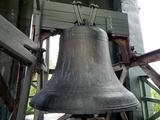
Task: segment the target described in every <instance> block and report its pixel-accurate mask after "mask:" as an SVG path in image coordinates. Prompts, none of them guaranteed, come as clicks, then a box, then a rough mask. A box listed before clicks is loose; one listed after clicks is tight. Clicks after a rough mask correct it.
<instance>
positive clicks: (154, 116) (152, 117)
mask: <svg viewBox="0 0 160 120" xmlns="http://www.w3.org/2000/svg"><path fill="white" fill-rule="evenodd" d="M159 117H160V111H158V112H157V113H155V114H154V115H152V116H151V117H150V118H149V119H148V120H156V119H157V118H159Z"/></svg>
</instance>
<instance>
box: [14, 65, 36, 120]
mask: <svg viewBox="0 0 160 120" xmlns="http://www.w3.org/2000/svg"><path fill="white" fill-rule="evenodd" d="M34 65H35V63H34V64H32V65H29V66H27V69H26V74H25V79H24V83H23V85H22V92H21V96H20V102H19V106H18V112H17V120H25V115H26V109H27V102H28V96H29V90H30V85H31V80H32V72H33V68H34Z"/></svg>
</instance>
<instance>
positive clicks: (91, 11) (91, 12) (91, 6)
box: [88, 3, 94, 23]
mask: <svg viewBox="0 0 160 120" xmlns="http://www.w3.org/2000/svg"><path fill="white" fill-rule="evenodd" d="M93 5H94V4H93V3H91V4H90V8H91V10H90V13H89V18H88V23H90V21H91V18H92V14H93V9H94V7H93Z"/></svg>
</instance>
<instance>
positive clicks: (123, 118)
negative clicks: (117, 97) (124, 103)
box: [121, 112, 128, 120]
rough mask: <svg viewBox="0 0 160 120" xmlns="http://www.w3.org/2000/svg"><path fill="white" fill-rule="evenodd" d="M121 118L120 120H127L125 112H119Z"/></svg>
mask: <svg viewBox="0 0 160 120" xmlns="http://www.w3.org/2000/svg"><path fill="white" fill-rule="evenodd" d="M121 117H122V120H128V118H127V115H126V113H125V112H121Z"/></svg>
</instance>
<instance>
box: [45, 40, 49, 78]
mask: <svg viewBox="0 0 160 120" xmlns="http://www.w3.org/2000/svg"><path fill="white" fill-rule="evenodd" d="M49 54H50V38H48V39H47V40H46V58H45V61H46V66H47V71H48V73H49V59H50V56H49ZM47 79H48V76H47Z"/></svg>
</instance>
